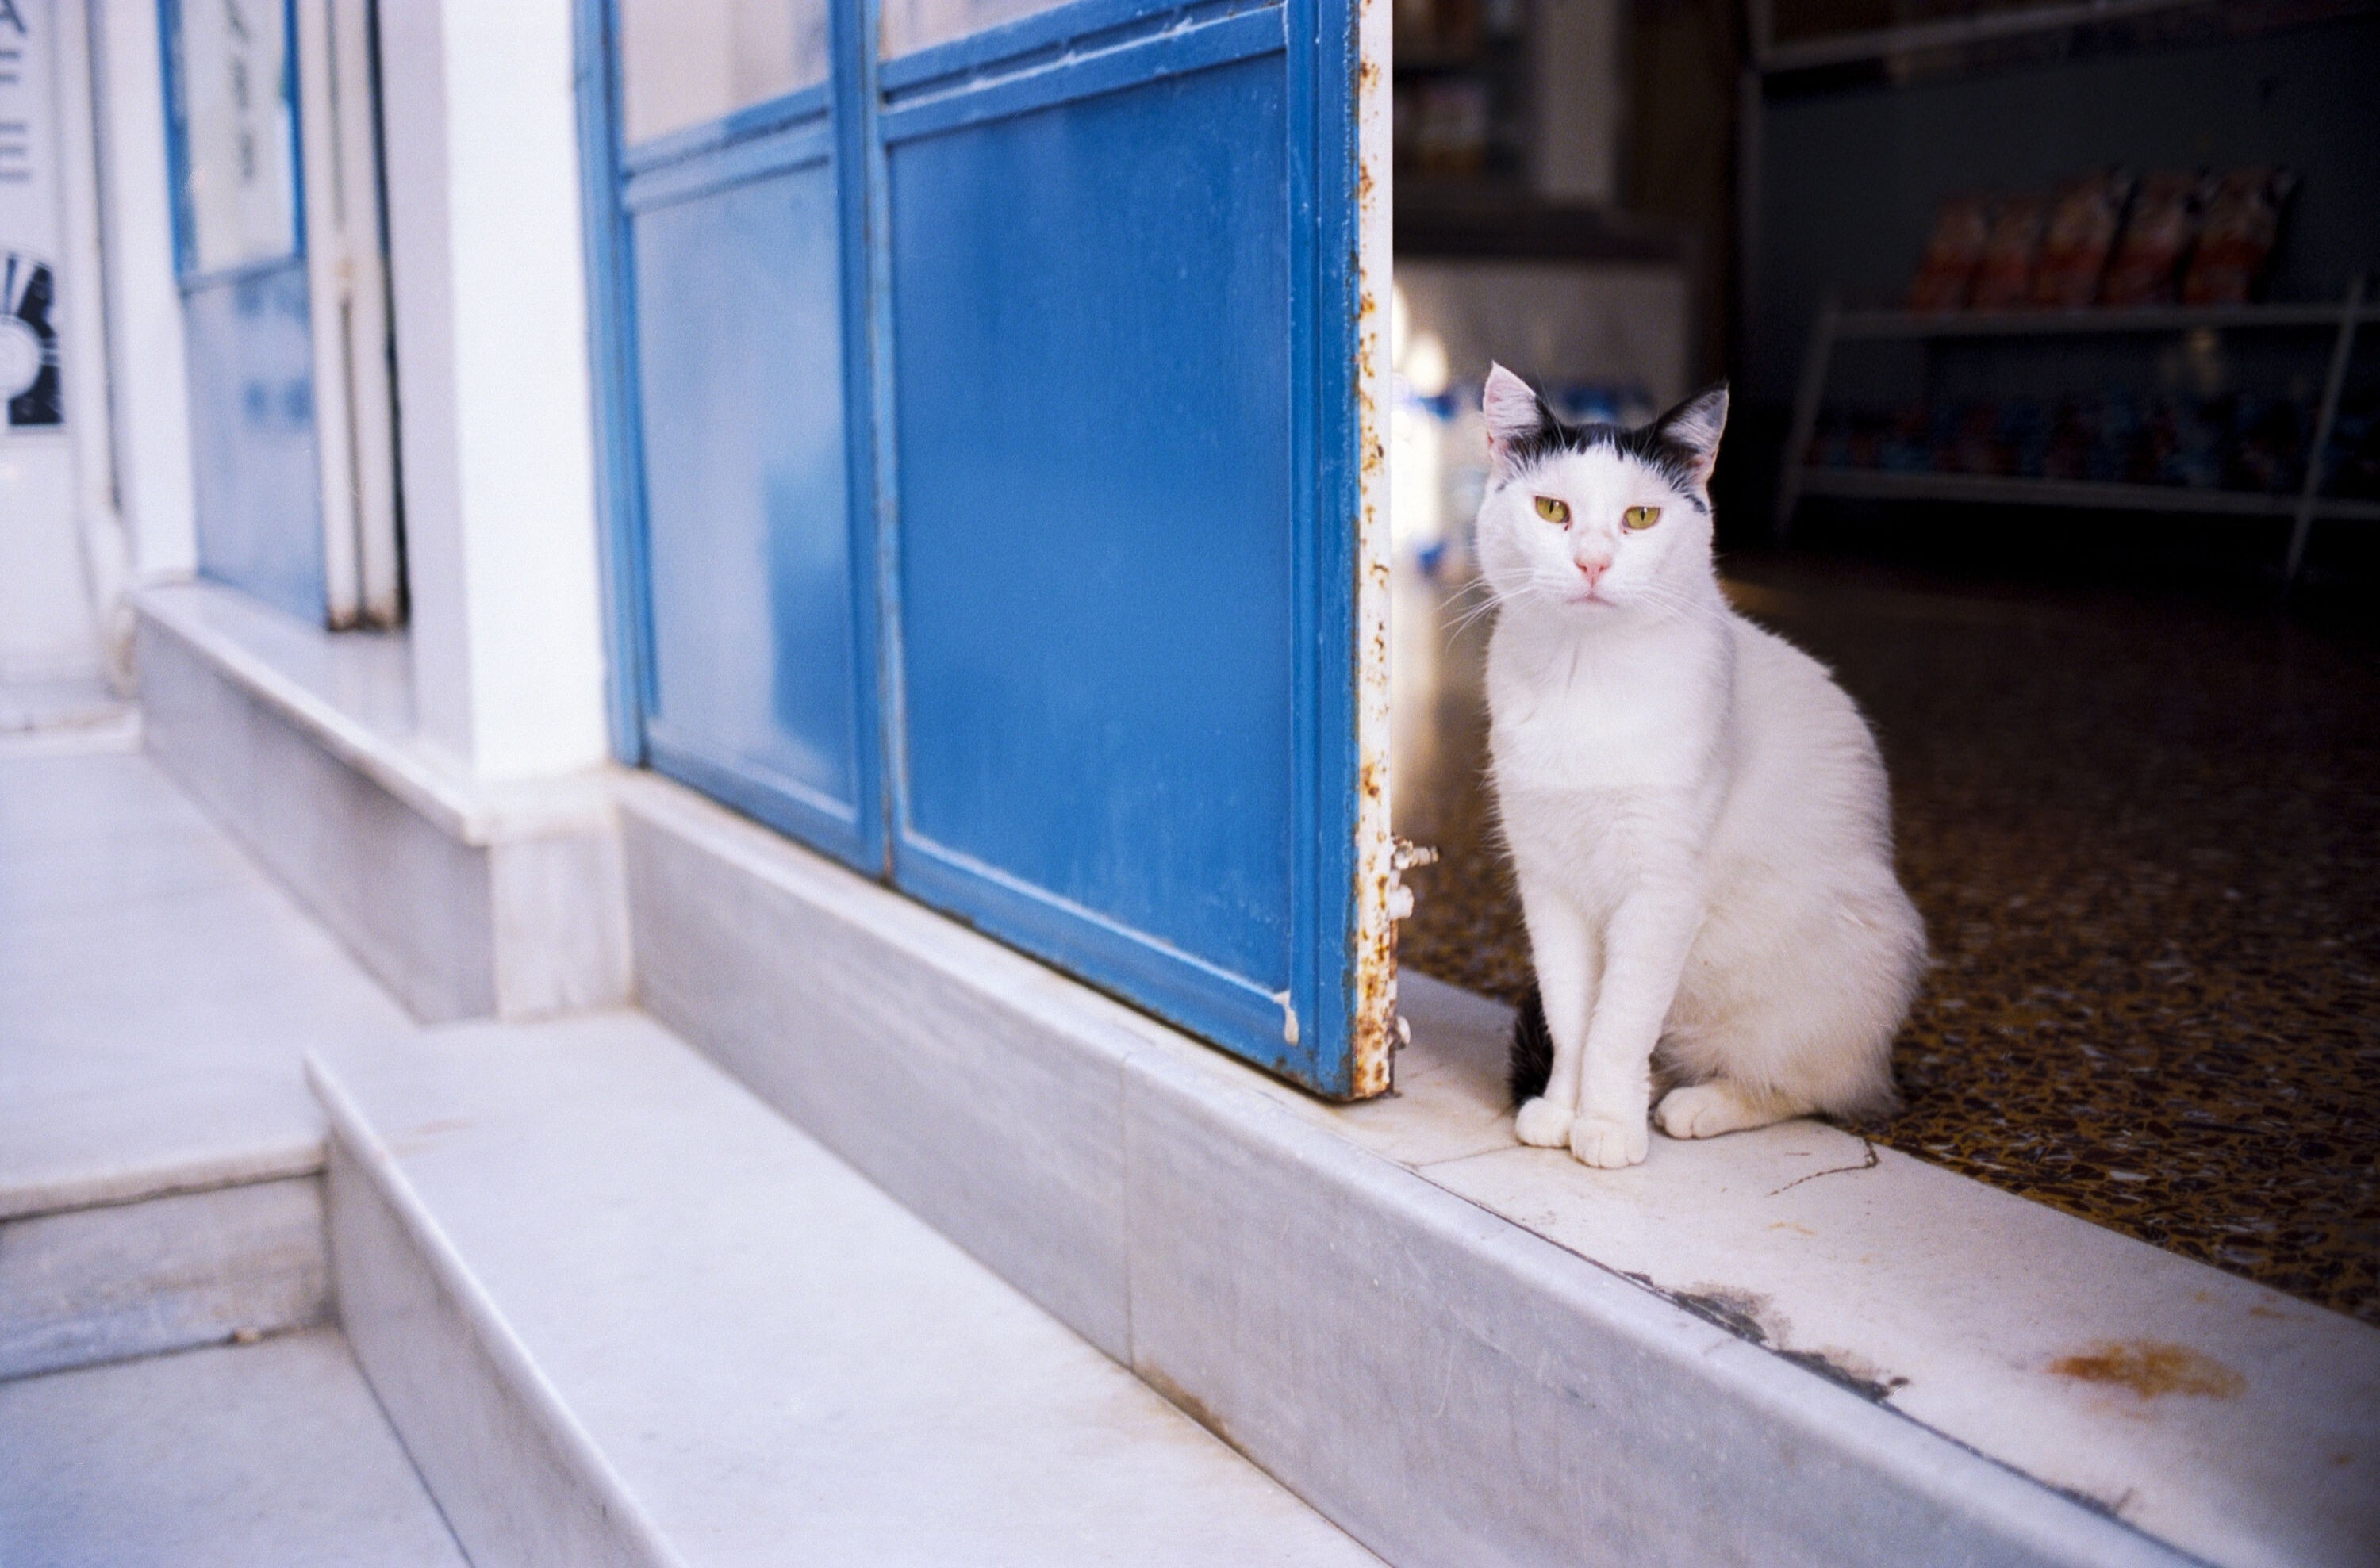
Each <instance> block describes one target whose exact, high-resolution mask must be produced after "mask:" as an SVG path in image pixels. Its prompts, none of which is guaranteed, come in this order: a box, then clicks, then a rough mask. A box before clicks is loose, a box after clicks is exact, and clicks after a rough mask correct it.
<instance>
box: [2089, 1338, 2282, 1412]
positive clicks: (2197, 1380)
mask: <svg viewBox="0 0 2380 1568" xmlns="http://www.w3.org/2000/svg"><path fill="white" fill-rule="evenodd" d="M2049 1369H2050V1371H2051V1372H2052V1373H2053V1374H2054V1375H2056V1376H2058V1377H2061V1378H2071V1379H2073V1380H2074V1381H2077V1382H2085V1383H2111V1384H2114V1385H2115V1386H2117V1387H2119V1388H2128V1389H2130V1390H2131V1391H2132V1392H2133V1393H2136V1394H2138V1395H2140V1396H2141V1397H2142V1398H2143V1399H2156V1398H2159V1397H2161V1396H2163V1395H2165V1394H2168V1393H2194V1394H2199V1395H2202V1396H2204V1397H2205V1398H2208V1399H2237V1398H2238V1397H2239V1396H2240V1394H2242V1393H2246V1392H2247V1389H2248V1380H2247V1379H2246V1378H2243V1377H2241V1376H2240V1374H2239V1373H2238V1372H2237V1371H2235V1370H2233V1369H2231V1368H2229V1367H2227V1366H2225V1365H2224V1364H2223V1363H2222V1362H2220V1361H2217V1360H2216V1359H2215V1357H2212V1356H2208V1355H2206V1354H2205V1353H2204V1352H2203V1351H2197V1350H2192V1348H2190V1346H2188V1345H2176V1344H2174V1343H2173V1342H2172V1341H2170V1340H2164V1339H2127V1340H2115V1341H2102V1342H2100V1343H2099V1344H2097V1345H2093V1346H2092V1347H2091V1348H2090V1349H2088V1350H2085V1351H2082V1352H2080V1353H2078V1354H2076V1355H2072V1356H2061V1357H2058V1359H2057V1360H2055V1361H2052V1362H2051V1363H2050V1364H2049Z"/></svg>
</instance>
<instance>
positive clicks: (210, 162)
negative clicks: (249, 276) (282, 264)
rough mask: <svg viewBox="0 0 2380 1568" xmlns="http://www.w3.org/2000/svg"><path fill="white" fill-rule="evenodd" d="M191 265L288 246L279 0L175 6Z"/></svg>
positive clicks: (266, 255)
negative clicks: (187, 190) (187, 189)
mask: <svg viewBox="0 0 2380 1568" xmlns="http://www.w3.org/2000/svg"><path fill="white" fill-rule="evenodd" d="M177 13H178V14H177V18H176V19H177V22H178V24H179V25H178V26H177V27H176V38H175V45H176V47H175V54H176V60H175V64H176V68H177V70H178V72H179V75H180V78H181V79H180V81H179V83H178V85H179V87H180V89H181V98H182V137H183V145H184V151H183V157H184V159H185V161H186V163H187V169H186V174H187V177H188V180H189V182H190V184H189V217H190V235H189V240H190V268H191V270H192V271H196V272H217V271H223V270H224V269H225V268H226V267H237V266H242V265H245V264H247V263H249V262H251V261H269V260H272V259H274V258H276V257H282V256H287V255H290V254H292V253H293V252H295V251H296V249H297V198H296V192H297V169H296V166H295V164H296V154H297V122H296V118H295V116H294V115H293V113H292V111H291V108H290V103H289V93H288V87H289V74H288V68H287V66H288V57H289V37H288V33H287V32H286V30H285V28H284V22H285V18H286V13H285V11H284V10H283V9H282V6H281V0H186V3H185V4H184V5H182V6H179V7H177Z"/></svg>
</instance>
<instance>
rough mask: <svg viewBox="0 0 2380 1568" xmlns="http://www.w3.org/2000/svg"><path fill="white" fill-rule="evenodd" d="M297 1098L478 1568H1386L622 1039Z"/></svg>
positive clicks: (375, 1078) (645, 1035)
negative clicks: (845, 1567)
mask: <svg viewBox="0 0 2380 1568" xmlns="http://www.w3.org/2000/svg"><path fill="white" fill-rule="evenodd" d="M310 1072H311V1076H312V1078H313V1080H314V1083H315V1086H316V1089H317V1092H318V1093H320V1095H321V1096H322V1100H323V1103H324V1105H325V1107H326V1109H327V1110H328V1112H329V1115H330V1122H331V1128H332V1152H331V1166H330V1212H331V1235H332V1254H333V1258H334V1270H335V1273H336V1280H337V1289H338V1296H339V1300H340V1306H341V1310H342V1314H343V1317H344V1319H345V1321H346V1326H347V1332H348V1333H349V1334H350V1335H351V1336H352V1338H353V1340H354V1342H355V1345H356V1348H357V1353H358V1358H359V1360H360V1361H361V1363H362V1365H363V1367H364V1368H365V1369H366V1372H367V1373H368V1375H369V1376H370V1380H371V1381H372V1384H373V1386H374V1388H375V1389H376V1390H377V1392H378V1393H379V1394H380V1396H381V1400H382V1402H383V1405H384V1406H385V1407H386V1408H387V1410H388V1411H389V1413H390V1416H391V1418H392V1419H393V1420H394V1421H395V1425H396V1427H397V1429H398V1430H399V1431H400V1432H402V1433H403V1434H404V1436H405V1439H406V1441H407V1447H408V1449H409V1450H410V1452H411V1453H413V1455H414V1458H415V1460H416V1462H417V1464H419V1466H420V1469H421V1471H422V1474H423V1475H424V1477H425V1478H427V1480H428V1481H429V1483H430V1486H431V1490H432V1492H433V1493H434V1494H435V1495H436V1496H437V1498H438V1500H439V1502H440V1505H441V1507H442V1508H443V1510H444V1512H445V1514H446V1516H447V1518H448V1519H449V1520H450V1521H451V1522H452V1523H453V1525H454V1527H455V1533H456V1535H457V1536H458V1538H460V1539H461V1540H462V1542H463V1543H464V1546H465V1548H466V1549H467V1550H468V1552H469V1553H470V1555H471V1557H472V1559H473V1561H474V1562H478V1563H480V1565H481V1568H490V1565H492V1564H497V1563H508V1562H569V1563H589V1564H592V1563H613V1562H620V1563H661V1562H672V1563H681V1562H682V1563H686V1564H738V1563H747V1562H749V1563H759V1562H771V1563H773V1562H832V1563H837V1564H868V1563H894V1562H899V1563H924V1562H967V1563H1016V1564H1034V1565H1058V1564H1065V1563H1075V1562H1117V1563H1125V1562H1129V1563H1135V1564H1167V1563H1232V1564H1240V1563H1317V1564H1322V1563H1330V1564H1337V1563H1346V1564H1359V1563H1368V1562H1373V1561H1374V1559H1372V1558H1371V1557H1370V1555H1369V1554H1368V1553H1366V1551H1365V1550H1363V1549H1362V1548H1361V1547H1359V1546H1357V1545H1356V1544H1355V1543H1354V1541H1352V1540H1351V1539H1349V1538H1347V1537H1346V1536H1344V1535H1343V1534H1342V1533H1341V1532H1340V1531H1339V1530H1338V1529H1337V1528H1336V1527H1335V1526H1332V1525H1330V1524H1329V1523H1328V1522H1326V1521H1325V1520H1323V1519H1322V1518H1321V1517H1320V1516H1319V1515H1318V1514H1314V1513H1313V1512H1312V1511H1311V1510H1309V1509H1308V1508H1307V1507H1306V1506H1305V1504H1304V1503H1302V1502H1299V1501H1298V1500H1297V1499H1296V1498H1294V1497H1293V1496H1292V1495H1291V1494H1290V1493H1288V1492H1287V1491H1286V1490H1283V1489H1282V1488H1281V1486H1279V1485H1278V1484H1277V1483H1276V1482H1274V1481H1273V1480H1272V1479H1270V1478H1268V1477H1267V1476H1266V1475H1264V1474H1263V1473H1262V1472H1260V1471H1259V1470H1257V1468H1256V1467H1255V1466H1253V1465H1250V1464H1249V1463H1248V1462H1247V1461H1245V1459H1243V1458H1241V1457H1240V1456H1239V1455H1238V1454H1236V1453H1233V1452H1232V1451H1231V1450H1230V1449H1228V1448H1227V1447H1225V1446H1224V1445H1223V1444H1222V1443H1221V1442H1220V1441H1218V1440H1217V1439H1216V1438H1215V1437H1213V1436H1212V1435H1210V1434H1209V1433H1208V1432H1207V1431H1206V1430H1205V1429H1202V1428H1200V1427H1198V1426H1197V1425H1196V1424H1195V1423H1194V1422H1192V1421H1191V1420H1190V1419H1189V1418H1188V1417H1185V1416H1184V1415H1183V1414H1182V1413H1181V1412H1180V1411H1179V1410H1177V1409H1175V1408H1174V1407H1173V1406H1172V1405H1169V1404H1167V1403H1166V1402H1165V1401H1164V1400H1163V1399H1161V1398H1160V1397H1159V1396H1158V1395H1157V1393H1154V1392H1153V1391H1152V1390H1151V1389H1149V1388H1148V1386H1147V1385H1146V1384H1144V1383H1143V1382H1141V1381H1139V1380H1138V1379H1136V1378H1135V1377H1134V1376H1133V1375H1132V1374H1131V1373H1130V1372H1129V1371H1127V1370H1125V1369H1123V1367H1121V1366H1119V1365H1117V1364H1116V1363H1115V1362H1114V1361H1112V1360H1111V1359H1109V1358H1108V1357H1106V1356H1104V1355H1102V1354H1101V1353H1100V1352H1099V1351H1098V1350H1096V1349H1094V1348H1093V1347H1092V1346H1091V1345H1088V1344H1087V1343H1086V1342H1085V1341H1083V1340H1082V1339H1080V1338H1079V1337H1077V1336H1076V1335H1075V1334H1074V1333H1071V1332H1069V1331H1068V1330H1067V1329H1066V1328H1064V1327H1063V1326H1062V1325H1061V1324H1060V1323H1059V1322H1057V1321H1055V1320H1053V1319H1052V1318H1050V1316H1048V1315H1047V1314H1046V1313H1045V1312H1043V1311H1042V1310H1041V1309H1039V1308H1038V1307H1036V1306H1034V1305H1033V1304H1032V1303H1031V1302H1030V1301H1028V1300H1027V1299H1026V1297H1023V1296H1022V1295H1020V1294H1019V1293H1018V1292H1017V1291H1016V1290H1014V1288H1013V1287H1011V1286H1010V1285H1006V1284H1004V1283H1003V1282H1002V1280H1001V1279H999V1278H998V1277H997V1276H996V1275H994V1274H993V1273H992V1272H990V1270H988V1269H986V1268H985V1267H983V1266H982V1265H981V1264H979V1263H977V1261H976V1260H973V1259H971V1258H969V1257H968V1256H967V1255H966V1254H965V1252H963V1251H961V1250H960V1249H959V1248H957V1247H956V1246H955V1245H953V1243H951V1242H950V1241H948V1240H946V1239H944V1238H943V1237H942V1236H941V1235H939V1234H938V1233H937V1232H935V1231H934V1230H932V1229H931V1228H929V1226H928V1225H927V1224H925V1223H924V1222H922V1221H920V1220H919V1219H917V1217H916V1216H914V1215H913V1214H911V1213H910V1212H908V1211H906V1210H905V1209H904V1208H902V1207H901V1206H900V1205H899V1204H897V1203H895V1202H893V1201H892V1200H891V1199H889V1198H887V1197H886V1196H885V1195H884V1194H883V1193H881V1192H880V1191H879V1190H878V1189H877V1188H874V1187H872V1186H870V1185H869V1184H868V1182H866V1181H865V1180H863V1179H862V1178H861V1177H860V1176H857V1175H856V1174H855V1173H854V1172H853V1171H852V1170H851V1169H850V1168H849V1167H847V1166H845V1165H844V1164H842V1163H841V1162H839V1161H838V1160H836V1159H835V1158H834V1157H832V1155H830V1154H829V1153H827V1152H825V1151H824V1150H823V1149H822V1148H820V1146H819V1145H818V1144H817V1143H815V1142H813V1141H812V1140H810V1139H809V1138H807V1136H805V1135H804V1134H802V1133H800V1132H798V1131H796V1130H795V1129H794V1128H792V1127H790V1126H789V1125H788V1124H786V1123H785V1122H784V1121H783V1120H782V1119H780V1118H779V1117H778V1116H776V1115H775V1114H774V1113H772V1112H771V1111H770V1110H768V1109H767V1108H766V1107H765V1106H763V1105H762V1104H760V1103H759V1101H758V1100H756V1099H754V1098H753V1097H752V1096H751V1095H750V1094H749V1093H748V1092H747V1091H746V1090H744V1089H743V1088H742V1087H740V1086H739V1085H737V1084H735V1082H734V1081H733V1080H730V1079H728V1078H727V1077H726V1075H724V1074H723V1073H722V1072H720V1071H719V1070H718V1069H717V1068H715V1067H712V1066H710V1064H709V1063H708V1062H707V1061H705V1060H704V1059H703V1058H701V1057H700V1056H698V1055H697V1054H696V1053H695V1052H693V1051H692V1050H691V1049H689V1048H688V1047H686V1045H684V1044H683V1043H680V1042H679V1041H678V1040H677V1039H676V1038H675V1037H674V1036H673V1035H671V1034H669V1033H668V1032H667V1031H664V1030H662V1028H661V1027H660V1026H658V1025H656V1024H654V1023H653V1022H652V1021H651V1020H650V1019H646V1018H644V1017H642V1016H641V1015H636V1014H607V1015H599V1016H594V1017H589V1018H582V1019H569V1020H560V1021H555V1022H551V1023H542V1024H535V1025H527V1026H522V1025H510V1026H506V1025H492V1024H490V1025H463V1026H456V1027H454V1028H450V1029H445V1030H441V1031H434V1032H433V1033H432V1034H431V1035H430V1036H429V1037H428V1038H426V1039H423V1040H419V1041H417V1042H415V1043H409V1044H404V1045H397V1046H382V1047H378V1048H371V1047H364V1046H352V1045H351V1046H342V1047H339V1048H335V1049H331V1050H326V1051H323V1052H322V1053H319V1054H318V1055H316V1056H315V1057H314V1058H313V1059H312V1061H311V1063H310Z"/></svg>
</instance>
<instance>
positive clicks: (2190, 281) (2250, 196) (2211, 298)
mask: <svg viewBox="0 0 2380 1568" xmlns="http://www.w3.org/2000/svg"><path fill="white" fill-rule="evenodd" d="M2297 183H2298V177H2297V176H2296V175H2293V174H2291V173H2289V171H2288V170H2287V169H2275V168H2256V169H2234V170H2233V171H2231V173H2229V174H2228V175H2224V176H2223V177H2222V178H2221V179H2219V180H2217V181H2216V182H2215V187H2214V191H2213V193H2212V194H2211V195H2209V196H2208V197H2207V199H2206V216H2205V218H2204V220H2203V221H2202V222H2201V223H2199V226H2198V248H2197V249H2195V250H2193V251H2192V252H2191V253H2190V270H2189V271H2187V272H2185V273H2184V274H2183V275H2182V280H2181V301H2182V303H2183V304H2184V305H2245V304H2247V303H2248V301H2249V300H2250V299H2251V298H2253V297H2254V296H2255V294H2256V292H2257V290H2258V289H2259V287H2260V286H2261V285H2262V284H2263V283H2264V281H2265V263H2266V262H2267V261H2270V260H2271V259H2272V257H2273V242H2274V241H2275V240H2276V239H2277V238H2278V237H2279V236H2280V232H2281V209H2282V208H2283V207H2285V206H2287V205H2288V203H2289V192H2290V191H2292V190H2294V189H2296V188H2297Z"/></svg>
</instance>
